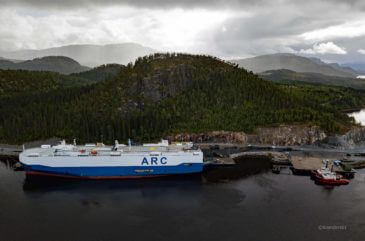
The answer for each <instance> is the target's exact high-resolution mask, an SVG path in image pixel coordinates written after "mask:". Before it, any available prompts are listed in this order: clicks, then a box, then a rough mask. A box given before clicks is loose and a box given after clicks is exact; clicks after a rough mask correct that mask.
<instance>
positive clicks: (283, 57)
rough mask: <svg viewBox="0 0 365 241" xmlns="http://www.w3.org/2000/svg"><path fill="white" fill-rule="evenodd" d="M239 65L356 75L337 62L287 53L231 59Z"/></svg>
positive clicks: (248, 67) (266, 69) (259, 71)
mask: <svg viewBox="0 0 365 241" xmlns="http://www.w3.org/2000/svg"><path fill="white" fill-rule="evenodd" d="M232 62H234V63H236V64H238V65H239V66H240V67H243V68H246V69H248V70H250V71H253V72H254V73H261V72H265V71H268V70H276V69H289V70H293V71H295V72H311V73H320V74H323V75H329V76H339V77H356V76H357V75H358V74H356V73H355V72H356V71H354V70H352V69H348V68H346V69H343V67H341V66H340V65H337V64H334V63H332V64H327V63H325V62H323V61H322V60H320V59H318V58H306V57H303V56H298V55H295V54H289V53H279V54H268V55H260V56H256V57H252V58H246V59H239V60H233V61H232Z"/></svg>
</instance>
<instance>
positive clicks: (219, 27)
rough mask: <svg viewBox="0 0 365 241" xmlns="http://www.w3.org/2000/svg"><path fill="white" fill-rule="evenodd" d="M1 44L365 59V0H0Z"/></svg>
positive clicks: (15, 47) (4, 48)
mask: <svg viewBox="0 0 365 241" xmlns="http://www.w3.org/2000/svg"><path fill="white" fill-rule="evenodd" d="M0 26H1V27H0V50H2V51H12V50H18V49H43V48H49V47H57V46H61V45H69V44H110V43H123V42H135V43H140V44H142V45H145V46H149V47H152V48H154V49H157V50H160V51H179V52H191V53H207V54H212V55H217V56H219V57H223V58H235V57H248V56H256V55H261V54H270V53H278V52H289V53H297V54H304V55H306V56H312V57H319V58H321V59H324V60H326V61H337V62H352V61H365V1H363V0H350V1H349V0H347V1H342V0H290V1H289V0H248V1H239V0H187V1H184V0H142V1H139V0H125V1H121V0H120V1H118V0H0Z"/></svg>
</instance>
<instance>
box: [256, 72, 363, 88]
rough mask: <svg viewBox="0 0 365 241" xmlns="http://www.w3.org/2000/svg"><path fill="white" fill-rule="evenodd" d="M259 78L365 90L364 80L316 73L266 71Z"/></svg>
mask: <svg viewBox="0 0 365 241" xmlns="http://www.w3.org/2000/svg"><path fill="white" fill-rule="evenodd" d="M259 76H260V77H261V78H263V79H266V80H271V81H275V82H279V83H294V82H306V83H312V84H322V85H334V86H343V87H351V88H354V89H363V90H364V89H365V80H364V79H356V78H346V77H337V76H328V75H323V74H318V73H299V72H295V71H292V70H288V69H279V70H268V71H265V72H262V73H260V74H259Z"/></svg>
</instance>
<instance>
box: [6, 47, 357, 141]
mask: <svg viewBox="0 0 365 241" xmlns="http://www.w3.org/2000/svg"><path fill="white" fill-rule="evenodd" d="M0 113H7V114H6V115H1V116H0V138H1V139H0V141H1V142H18V143H21V142H24V141H29V140H36V139H41V138H47V137H52V136H57V137H64V138H67V139H72V138H77V139H79V140H80V141H98V140H101V139H103V140H104V141H105V142H113V140H115V139H119V140H121V141H125V140H126V139H127V138H133V139H136V140H143V141H148V140H151V139H158V138H160V137H161V136H164V135H167V134H172V133H178V132H201V131H210V130H234V131H246V132H252V131H254V130H255V128H256V127H259V126H268V125H275V124H280V123H305V124H315V125H320V126H321V127H322V128H324V129H325V130H327V131H338V130H339V129H340V128H342V127H344V126H348V125H350V124H351V119H350V118H348V117H347V116H346V115H344V114H341V113H339V112H337V111H336V110H335V109H333V108H331V107H328V106H327V107H322V106H320V105H319V104H317V103H314V102H311V101H310V99H308V98H303V97H302V96H301V95H299V94H298V93H297V92H296V91H295V89H291V88H281V87H280V86H278V85H275V84H273V83H271V82H268V81H264V80H262V79H260V78H259V77H258V76H256V75H254V74H252V73H250V72H247V71H246V70H244V69H241V68H238V67H237V66H236V65H233V64H229V63H226V62H224V61H221V60H219V59H217V58H213V57H207V56H196V55H187V54H155V55H151V56H147V57H144V58H139V59H138V60H137V61H136V62H135V63H134V64H129V65H127V66H126V67H125V68H121V70H120V72H119V74H118V75H117V76H116V77H114V78H109V79H106V80H105V81H101V82H98V83H97V84H94V85H89V86H84V87H74V88H71V89H68V90H67V91H63V90H58V89H55V90H53V91H50V92H42V93H35V94H33V95H27V96H22V97H21V98H0Z"/></svg>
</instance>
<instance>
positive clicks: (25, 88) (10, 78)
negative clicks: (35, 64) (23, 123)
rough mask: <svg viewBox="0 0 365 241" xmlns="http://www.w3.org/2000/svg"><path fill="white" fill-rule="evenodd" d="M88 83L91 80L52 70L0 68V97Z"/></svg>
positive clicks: (46, 91) (42, 91)
mask: <svg viewBox="0 0 365 241" xmlns="http://www.w3.org/2000/svg"><path fill="white" fill-rule="evenodd" d="M90 83H92V81H90V80H87V79H83V78H79V77H73V76H68V75H62V74H59V73H54V72H44V71H27V70H0V98H3V97H14V96H23V95H32V94H40V93H42V94H44V93H48V92H51V91H54V90H59V89H64V88H71V87H76V86H85V85H89V84H90ZM20 98H22V97H20Z"/></svg>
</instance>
